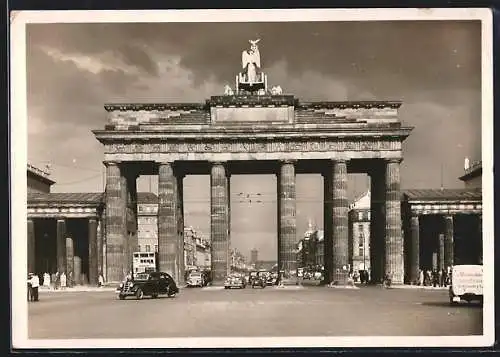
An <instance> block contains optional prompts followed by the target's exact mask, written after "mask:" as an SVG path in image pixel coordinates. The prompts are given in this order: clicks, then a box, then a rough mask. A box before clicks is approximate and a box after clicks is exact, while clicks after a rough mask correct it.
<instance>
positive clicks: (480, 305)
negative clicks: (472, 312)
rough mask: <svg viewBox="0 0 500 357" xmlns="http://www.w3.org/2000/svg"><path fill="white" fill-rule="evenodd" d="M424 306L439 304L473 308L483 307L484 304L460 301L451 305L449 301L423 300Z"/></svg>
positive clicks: (439, 305) (440, 305) (441, 305)
mask: <svg viewBox="0 0 500 357" xmlns="http://www.w3.org/2000/svg"><path fill="white" fill-rule="evenodd" d="M422 305H424V306H438V307H453V308H473V309H478V308H479V309H482V308H483V304H481V303H479V302H471V303H467V302H464V303H458V304H454V305H451V304H450V302H449V301H426V302H423V303H422Z"/></svg>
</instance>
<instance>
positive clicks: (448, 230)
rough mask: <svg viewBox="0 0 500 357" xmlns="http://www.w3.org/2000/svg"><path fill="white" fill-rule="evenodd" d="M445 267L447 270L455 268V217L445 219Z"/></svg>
mask: <svg viewBox="0 0 500 357" xmlns="http://www.w3.org/2000/svg"><path fill="white" fill-rule="evenodd" d="M444 227H445V231H444V266H445V268H448V267H451V266H453V262H454V252H453V251H454V249H453V245H454V242H453V216H445V217H444Z"/></svg>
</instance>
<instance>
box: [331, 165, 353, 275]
mask: <svg viewBox="0 0 500 357" xmlns="http://www.w3.org/2000/svg"><path fill="white" fill-rule="evenodd" d="M332 166H333V167H332V173H333V182H332V188H333V192H332V193H333V195H332V197H331V200H332V203H333V205H332V226H333V231H332V233H333V268H332V270H333V279H332V282H333V284H345V283H346V282H347V277H348V273H349V271H348V264H349V234H348V212H349V204H348V201H347V164H346V161H345V160H335V161H333V162H332Z"/></svg>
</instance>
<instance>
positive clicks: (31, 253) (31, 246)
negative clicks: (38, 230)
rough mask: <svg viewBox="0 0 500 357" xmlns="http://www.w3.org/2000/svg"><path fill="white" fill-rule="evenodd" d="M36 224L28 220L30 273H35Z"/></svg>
mask: <svg viewBox="0 0 500 357" xmlns="http://www.w3.org/2000/svg"><path fill="white" fill-rule="evenodd" d="M35 269H36V261H35V222H34V221H33V219H31V218H28V273H35Z"/></svg>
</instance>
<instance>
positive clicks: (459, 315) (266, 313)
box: [28, 287, 482, 339]
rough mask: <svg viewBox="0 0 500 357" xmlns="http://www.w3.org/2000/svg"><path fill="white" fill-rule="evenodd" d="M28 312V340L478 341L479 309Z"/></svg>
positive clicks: (97, 308)
mask: <svg viewBox="0 0 500 357" xmlns="http://www.w3.org/2000/svg"><path fill="white" fill-rule="evenodd" d="M28 309H29V312H28V316H29V317H28V331H29V332H28V333H29V338H30V339H71V338H168V337H244V336H248V337H286V336H404V335H408V336H410V335H412V336H439V335H443V336H444V335H447V336H456V335H473V334H476V335H480V334H482V308H481V307H480V306H479V305H474V304H473V303H472V304H471V305H467V304H461V305H459V306H450V305H449V303H448V292H447V291H446V290H420V289H383V288H380V287H361V288H359V289H334V288H326V287H304V288H302V289H293V288H290V289H279V288H274V287H268V288H265V289H251V288H248V287H247V288H246V289H242V290H224V289H217V288H204V289H196V288H193V289H187V288H186V289H182V290H181V292H180V294H179V295H177V297H175V298H167V297H160V298H158V299H150V298H145V299H144V300H141V301H137V300H135V299H134V298H128V299H127V300H124V301H120V300H118V299H117V297H116V294H115V293H114V292H113V291H110V290H103V291H92V292H51V291H42V292H41V293H40V301H39V302H36V303H30V304H29V308H28Z"/></svg>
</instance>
